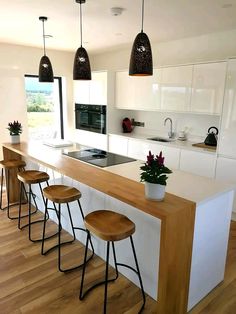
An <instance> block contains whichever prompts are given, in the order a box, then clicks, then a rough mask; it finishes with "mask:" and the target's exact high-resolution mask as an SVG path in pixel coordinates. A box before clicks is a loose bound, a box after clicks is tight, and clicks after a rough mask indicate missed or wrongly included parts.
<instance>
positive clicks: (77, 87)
mask: <svg viewBox="0 0 236 314" xmlns="http://www.w3.org/2000/svg"><path fill="white" fill-rule="evenodd" d="M74 99H75V102H76V103H80V104H91V105H107V72H92V80H91V81H74Z"/></svg>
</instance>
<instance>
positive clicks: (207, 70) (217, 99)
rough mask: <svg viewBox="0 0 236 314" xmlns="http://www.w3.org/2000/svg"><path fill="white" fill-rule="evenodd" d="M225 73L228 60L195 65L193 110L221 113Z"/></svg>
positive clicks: (191, 109)
mask: <svg viewBox="0 0 236 314" xmlns="http://www.w3.org/2000/svg"><path fill="white" fill-rule="evenodd" d="M225 74H226V62H214V63H205V64H195V65H194V66H193V83H192V97H191V108H190V111H191V112H198V113H209V114H221V109H222V105H223V97H224V86H225Z"/></svg>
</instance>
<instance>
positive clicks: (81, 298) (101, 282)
mask: <svg viewBox="0 0 236 314" xmlns="http://www.w3.org/2000/svg"><path fill="white" fill-rule="evenodd" d="M117 278H118V275H117V276H116V277H115V278H111V279H108V280H107V282H108V283H109V282H114V281H115V280H116V279H117ZM105 283H106V281H105V280H103V281H100V282H98V283H96V284H95V285H93V286H92V287H90V288H88V290H86V291H85V292H84V293H83V295H80V296H79V299H80V300H81V301H82V300H83V299H84V297H85V296H86V295H87V294H88V293H89V292H90V291H92V290H93V289H95V288H97V287H99V286H101V285H104V284H105Z"/></svg>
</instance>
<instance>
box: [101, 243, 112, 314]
mask: <svg viewBox="0 0 236 314" xmlns="http://www.w3.org/2000/svg"><path fill="white" fill-rule="evenodd" d="M109 249H110V242H109V241H107V255H106V273H105V291H104V307H103V313H104V314H106V313H107V284H108V270H109Z"/></svg>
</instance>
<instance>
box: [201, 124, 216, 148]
mask: <svg viewBox="0 0 236 314" xmlns="http://www.w3.org/2000/svg"><path fill="white" fill-rule="evenodd" d="M211 130H214V132H213V131H211ZM207 132H208V135H207V137H206V139H205V141H204V143H205V144H206V145H209V146H216V145H217V135H218V129H217V128H216V127H215V126H211V127H210V128H209V129H208V131H207Z"/></svg>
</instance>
